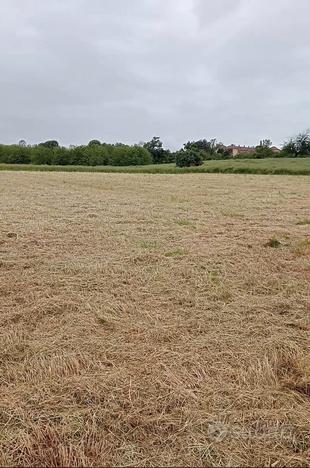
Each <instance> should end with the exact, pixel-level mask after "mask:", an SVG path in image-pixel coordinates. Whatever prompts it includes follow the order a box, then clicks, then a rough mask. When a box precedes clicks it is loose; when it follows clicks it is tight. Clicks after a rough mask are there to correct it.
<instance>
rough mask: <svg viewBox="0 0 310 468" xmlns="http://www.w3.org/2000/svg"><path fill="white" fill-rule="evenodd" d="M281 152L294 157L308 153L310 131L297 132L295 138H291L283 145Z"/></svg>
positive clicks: (309, 153)
mask: <svg viewBox="0 0 310 468" xmlns="http://www.w3.org/2000/svg"><path fill="white" fill-rule="evenodd" d="M283 153H284V154H286V155H290V156H294V157H295V158H298V157H302V156H309V155H310V132H309V131H305V132H302V133H299V134H298V135H297V136H296V137H295V138H291V139H290V140H289V141H288V142H287V143H285V144H284V146H283Z"/></svg>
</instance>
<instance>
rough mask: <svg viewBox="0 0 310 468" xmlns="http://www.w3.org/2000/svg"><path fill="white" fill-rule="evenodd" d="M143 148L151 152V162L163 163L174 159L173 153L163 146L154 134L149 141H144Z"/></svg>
mask: <svg viewBox="0 0 310 468" xmlns="http://www.w3.org/2000/svg"><path fill="white" fill-rule="evenodd" d="M143 148H145V149H146V150H147V151H149V153H150V154H151V157H152V162H153V164H163V163H168V162H172V161H173V160H174V158H173V154H172V153H171V152H170V151H169V150H165V149H164V148H163V143H162V141H160V138H159V137H157V136H154V137H153V138H152V140H151V141H148V142H146V143H144V145H143Z"/></svg>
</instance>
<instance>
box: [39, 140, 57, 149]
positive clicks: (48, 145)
mask: <svg viewBox="0 0 310 468" xmlns="http://www.w3.org/2000/svg"><path fill="white" fill-rule="evenodd" d="M39 146H45V148H49V149H54V148H58V147H59V143H58V141H56V140H48V141H45V142H43V143H39Z"/></svg>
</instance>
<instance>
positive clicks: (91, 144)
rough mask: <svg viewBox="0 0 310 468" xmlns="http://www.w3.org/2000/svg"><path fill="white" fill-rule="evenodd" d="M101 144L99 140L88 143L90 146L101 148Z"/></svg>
mask: <svg viewBox="0 0 310 468" xmlns="http://www.w3.org/2000/svg"><path fill="white" fill-rule="evenodd" d="M100 145H101V143H100V141H99V140H90V142H89V143H88V146H100Z"/></svg>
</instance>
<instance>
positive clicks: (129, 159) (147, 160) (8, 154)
mask: <svg viewBox="0 0 310 468" xmlns="http://www.w3.org/2000/svg"><path fill="white" fill-rule="evenodd" d="M46 143H47V144H45V143H43V144H39V145H37V146H33V147H30V146H20V145H0V163H6V164H29V163H31V164H36V165H56V166H66V165H72V166H106V165H111V166H131V165H144V164H151V163H152V158H151V155H150V153H149V151H147V149H145V148H142V147H141V146H138V145H134V146H128V145H123V144H117V145H108V144H105V143H103V144H101V143H99V144H94V143H93V144H88V145H87V146H75V147H70V148H64V147H61V146H59V145H58V143H57V145H55V144H49V142H46ZM169 154H171V153H170V152H169Z"/></svg>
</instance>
